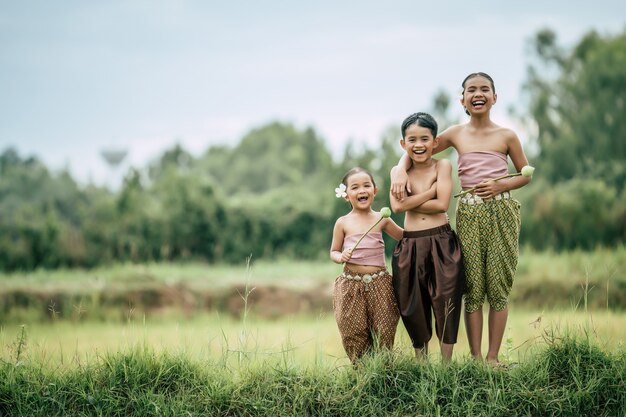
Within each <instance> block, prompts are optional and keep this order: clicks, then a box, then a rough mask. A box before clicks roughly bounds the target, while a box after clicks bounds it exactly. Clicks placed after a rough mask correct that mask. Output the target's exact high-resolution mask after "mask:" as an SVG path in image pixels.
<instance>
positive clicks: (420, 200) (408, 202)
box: [389, 183, 437, 213]
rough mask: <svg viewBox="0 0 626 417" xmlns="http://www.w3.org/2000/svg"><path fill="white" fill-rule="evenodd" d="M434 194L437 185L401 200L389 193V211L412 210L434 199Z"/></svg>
mask: <svg viewBox="0 0 626 417" xmlns="http://www.w3.org/2000/svg"><path fill="white" fill-rule="evenodd" d="M436 193H437V183H434V184H433V185H432V186H431V187H430V188H429V189H428V190H426V191H424V192H422V193H419V194H415V195H410V196H408V197H405V198H404V199H402V200H398V199H397V198H396V197H395V196H394V195H393V193H392V192H389V202H390V203H391V210H393V212H394V213H399V212H404V211H408V210H413V209H415V208H417V207H419V206H420V205H422V204H424V203H425V202H426V201H428V200H430V199H432V198H435V196H436Z"/></svg>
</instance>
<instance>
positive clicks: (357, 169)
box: [341, 167, 376, 187]
mask: <svg viewBox="0 0 626 417" xmlns="http://www.w3.org/2000/svg"><path fill="white" fill-rule="evenodd" d="M359 172H365V173H366V174H367V175H369V177H370V179H371V180H372V184H373V185H374V187H376V181H374V177H373V176H372V174H371V173H370V172H369V171H368V170H366V169H365V168H361V167H354V168H352V169H351V170H350V171H348V172H346V175H344V176H343V179H342V180H341V183H342V184H343V185H345V186H346V187H347V186H348V178H350V177H351V176H353V175H354V174H358V173H359Z"/></svg>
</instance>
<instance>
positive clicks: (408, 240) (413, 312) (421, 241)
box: [390, 113, 465, 362]
mask: <svg viewBox="0 0 626 417" xmlns="http://www.w3.org/2000/svg"><path fill="white" fill-rule="evenodd" d="M401 129H402V139H401V140H400V145H401V146H402V148H403V149H404V150H405V151H406V153H407V155H408V156H409V158H410V159H411V168H410V169H409V170H408V172H407V174H408V177H409V183H410V189H411V190H412V194H410V195H408V196H406V197H404V198H403V199H402V200H399V199H397V198H395V197H394V196H393V195H392V194H391V195H390V201H391V209H392V210H393V211H394V212H405V217H404V233H403V237H402V240H401V241H399V242H398V245H397V246H396V248H395V250H394V252H393V257H392V271H393V287H394V293H395V296H396V300H397V302H398V308H399V309H400V315H401V317H402V322H403V323H404V327H405V328H406V330H407V332H408V334H409V336H410V338H411V342H412V344H413V347H414V348H415V355H416V357H417V358H418V359H423V358H424V357H425V356H426V355H427V354H428V342H429V341H430V339H431V337H432V316H433V315H434V317H435V330H436V333H437V337H438V338H439V341H440V347H441V357H442V360H443V361H446V362H447V361H450V359H451V358H452V350H453V348H454V344H455V343H456V341H457V334H458V331H459V322H460V317H461V302H462V296H463V290H464V286H465V276H464V273H463V262H462V258H461V249H460V246H459V241H458V238H457V235H456V233H455V232H454V231H453V230H452V228H451V227H450V224H449V222H448V216H447V210H448V206H449V204H450V197H451V193H452V166H451V164H450V161H448V160H446V159H442V160H436V159H433V158H432V154H433V149H434V148H435V147H436V145H437V143H436V139H435V138H436V137H437V122H436V121H435V119H434V118H433V117H432V116H431V115H429V114H427V113H415V114H412V115H410V116H409V117H407V118H406V119H405V120H404V122H403V123H402V128H401Z"/></svg>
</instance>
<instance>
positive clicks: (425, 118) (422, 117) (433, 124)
mask: <svg viewBox="0 0 626 417" xmlns="http://www.w3.org/2000/svg"><path fill="white" fill-rule="evenodd" d="M411 125H418V126H421V127H425V128H426V129H430V132H431V133H432V134H433V138H436V137H437V129H438V128H439V127H438V126H437V121H436V120H435V118H434V117H433V116H431V115H430V114H428V113H424V112H417V113H413V114H412V115H410V116H409V117H407V118H406V119H404V122H402V127H401V130H402V140H404V137H405V136H406V130H407V129H408V128H409V126H411Z"/></svg>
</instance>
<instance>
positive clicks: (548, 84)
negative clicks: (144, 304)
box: [0, 29, 626, 270]
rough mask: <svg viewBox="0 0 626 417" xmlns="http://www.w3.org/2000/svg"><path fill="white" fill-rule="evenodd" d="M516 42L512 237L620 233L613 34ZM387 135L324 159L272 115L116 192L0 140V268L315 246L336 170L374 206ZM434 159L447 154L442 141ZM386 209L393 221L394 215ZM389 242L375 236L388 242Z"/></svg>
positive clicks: (619, 90)
mask: <svg viewBox="0 0 626 417" xmlns="http://www.w3.org/2000/svg"><path fill="white" fill-rule="evenodd" d="M530 46H531V57H530V59H531V65H530V66H529V67H528V75H527V79H526V82H525V84H524V91H525V93H526V98H527V103H526V104H524V105H525V111H524V112H523V113H524V115H525V118H526V119H525V122H526V125H527V126H532V127H533V129H532V130H533V131H534V132H535V133H536V138H534V139H535V145H536V146H535V148H536V151H537V154H536V155H533V154H532V153H533V152H529V156H531V161H532V162H531V163H532V164H533V165H535V166H536V167H537V171H536V176H535V177H536V178H535V179H534V181H533V182H532V183H531V184H530V185H529V186H527V187H524V188H522V189H521V190H519V191H516V196H517V198H519V199H520V201H521V202H522V205H523V211H522V215H523V219H522V222H523V227H522V235H521V241H522V244H524V245H527V246H532V247H535V248H537V249H546V248H551V249H554V250H560V249H570V248H583V249H590V248H594V247H597V246H614V245H621V244H623V243H624V236H626V191H625V188H626V187H625V185H626V184H625V183H626V163H625V162H626V118H625V117H624V100H625V97H624V91H626V32H625V33H621V34H618V35H615V36H609V35H607V36H600V35H599V34H597V33H595V32H591V33H589V34H587V35H586V36H584V37H583V39H581V40H580V42H579V43H578V44H577V45H575V46H574V47H573V48H571V49H566V48H563V47H561V46H559V45H558V43H557V37H556V34H555V33H554V32H552V31H550V30H548V29H545V30H542V31H540V32H538V33H537V34H536V36H535V37H534V38H533V39H532V42H531V43H530ZM451 102H452V100H451V98H450V97H449V96H448V95H447V94H446V93H445V92H444V91H439V92H437V93H436V95H435V96H434V97H433V105H432V109H430V112H431V113H432V114H433V115H434V116H435V117H436V118H437V120H438V121H439V125H440V126H439V127H440V130H441V131H442V130H443V129H445V128H446V127H447V126H448V125H450V124H452V123H454V122H455V121H454V120H452V119H451V118H450V117H449V116H448V110H449V106H450V103H451ZM415 110H416V111H417V110H424V109H415ZM426 110H428V109H426ZM405 116H406V115H399V116H398V125H399V124H400V121H401V120H402V119H403V118H404V117H405ZM399 139H400V132H399V126H394V127H390V128H389V129H388V130H387V131H385V132H382V134H381V140H380V143H379V144H377V145H376V146H374V149H369V148H367V147H361V146H357V145H355V144H354V143H353V142H350V143H348V144H347V145H346V147H345V149H344V153H343V156H342V157H341V159H340V160H338V161H335V160H333V158H332V156H331V154H330V152H329V151H328V149H327V148H326V146H325V142H324V140H323V139H322V138H321V137H320V136H318V134H317V133H316V132H315V130H314V129H313V128H305V129H303V130H299V129H296V128H295V127H294V126H292V125H291V124H285V123H279V122H272V123H269V124H267V125H265V126H261V127H259V128H256V129H253V130H252V131H250V132H249V133H248V134H246V135H245V136H244V137H243V138H242V139H241V141H240V142H239V143H237V144H235V145H234V146H233V147H229V146H215V147H211V148H209V149H208V150H207V151H206V153H205V154H204V155H201V156H199V157H194V156H193V155H191V154H190V153H189V152H187V151H186V150H185V149H183V148H182V147H181V146H179V145H176V146H174V147H173V148H172V149H169V150H167V151H166V152H164V153H163V155H162V156H161V157H160V158H159V159H157V160H155V161H153V162H152V163H150V164H149V165H148V166H147V167H145V168H143V169H141V168H131V169H130V170H129V171H128V172H127V173H126V176H125V178H124V182H123V185H122V187H121V189H120V190H119V191H117V192H111V191H109V190H107V189H105V188H100V187H97V186H94V185H87V186H84V187H81V186H79V185H78V184H77V183H76V182H75V181H74V180H73V179H72V177H71V176H70V175H69V173H68V172H66V171H61V172H50V171H49V170H48V169H47V168H46V167H45V166H44V165H43V164H42V163H41V162H40V161H38V160H37V159H36V158H32V157H22V156H20V155H18V153H17V152H16V151H15V150H13V149H11V148H9V149H6V150H4V151H3V153H2V154H0V269H2V270H32V269H35V268H39V267H44V268H55V267H61V266H69V267H74V266H83V267H91V266H95V265H99V264H106V263H109V262H112V261H132V262H145V261H153V260H155V261H161V260H192V259H201V260H207V261H211V262H212V261H226V262H234V263H238V262H242V260H243V259H245V258H246V257H248V256H249V255H254V256H255V257H256V258H261V257H262V258H268V259H275V258H278V257H293V258H296V259H318V258H326V257H327V256H328V249H329V246H330V240H331V235H332V227H333V224H334V222H335V220H336V219H337V218H338V217H339V216H342V215H344V214H345V213H346V212H347V211H348V210H349V206H348V205H347V203H346V202H345V201H343V200H341V199H337V198H335V195H334V192H333V189H334V188H335V187H336V186H337V185H338V183H339V181H340V180H341V178H342V177H343V175H344V173H345V172H346V171H347V170H349V169H350V168H352V167H354V166H361V167H364V168H367V169H369V170H370V171H371V172H372V174H373V176H374V178H375V181H376V183H377V185H378V188H379V193H378V195H377V197H376V201H375V203H374V209H376V210H378V209H380V208H381V207H383V206H388V205H389V196H388V190H389V186H390V180H389V170H390V168H391V167H392V166H393V165H395V164H396V162H397V161H398V158H399V155H400V151H401V148H400V146H399V143H398V141H399ZM438 157H445V158H450V159H451V160H452V162H453V165H455V164H456V161H455V153H454V152H452V151H450V150H449V151H448V152H447V153H445V154H443V155H438ZM453 179H454V181H455V183H454V189H455V190H458V180H457V177H456V175H455V176H454V178H453ZM454 205H455V201H454V200H453V201H452V202H451V207H450V210H449V215H450V217H451V221H452V223H453V224H454ZM393 218H394V220H396V222H397V223H398V224H402V216H401V215H396V214H394V215H393ZM394 243H395V242H394V241H393V240H391V239H390V238H386V248H387V252H388V253H390V252H391V251H392V249H393V246H394Z"/></svg>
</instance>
